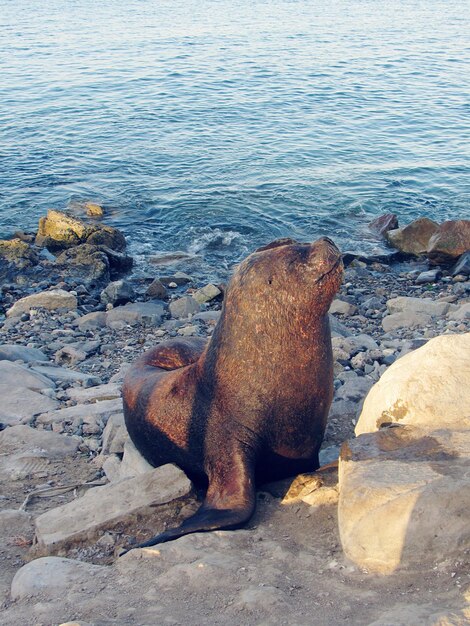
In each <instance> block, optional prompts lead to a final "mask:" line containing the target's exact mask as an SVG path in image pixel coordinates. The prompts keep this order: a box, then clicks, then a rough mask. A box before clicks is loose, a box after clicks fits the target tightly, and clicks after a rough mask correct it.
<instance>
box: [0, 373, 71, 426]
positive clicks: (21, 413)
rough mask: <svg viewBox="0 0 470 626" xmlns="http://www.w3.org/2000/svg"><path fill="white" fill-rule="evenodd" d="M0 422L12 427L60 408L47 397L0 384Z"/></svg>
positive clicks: (54, 401) (21, 388) (55, 401)
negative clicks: (0, 400)
mask: <svg viewBox="0 0 470 626" xmlns="http://www.w3.org/2000/svg"><path fill="white" fill-rule="evenodd" d="M0 395H1V397H2V403H1V406H0V422H1V423H2V424H7V425H13V424H18V423H19V422H25V421H32V420H33V418H34V416H36V415H39V414H40V413H44V412H45V411H53V410H55V409H57V407H58V406H60V404H59V402H57V400H53V399H52V398H49V397H48V396H45V395H43V394H42V393H38V392H37V391H32V390H31V389H26V388H25V387H12V386H11V385H9V384H6V385H5V384H4V383H3V382H2V383H0Z"/></svg>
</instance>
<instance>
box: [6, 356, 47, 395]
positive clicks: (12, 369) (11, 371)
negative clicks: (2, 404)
mask: <svg viewBox="0 0 470 626" xmlns="http://www.w3.org/2000/svg"><path fill="white" fill-rule="evenodd" d="M0 384H2V385H5V386H7V387H9V388H10V389H12V390H13V389H17V388H23V389H31V390H32V391H41V390H42V389H54V388H55V384H54V382H53V381H52V380H51V379H50V378H48V377H46V376H43V375H42V374H40V373H38V372H37V371H33V370H32V369H29V368H27V367H24V366H23V365H19V364H18V363H13V362H11V361H0Z"/></svg>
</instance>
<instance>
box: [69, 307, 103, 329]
mask: <svg viewBox="0 0 470 626" xmlns="http://www.w3.org/2000/svg"><path fill="white" fill-rule="evenodd" d="M76 325H77V326H78V327H79V329H80V330H81V331H84V330H95V329H97V328H104V327H105V326H106V313H105V312H104V311H94V312H93V313H87V315H82V317H79V318H78V319H77V320H76Z"/></svg>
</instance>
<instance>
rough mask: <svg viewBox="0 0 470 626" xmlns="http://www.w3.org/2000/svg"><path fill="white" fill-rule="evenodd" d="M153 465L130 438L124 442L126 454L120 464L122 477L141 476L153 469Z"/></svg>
mask: <svg viewBox="0 0 470 626" xmlns="http://www.w3.org/2000/svg"><path fill="white" fill-rule="evenodd" d="M153 469H154V468H153V466H152V465H150V463H148V462H147V461H146V460H145V459H144V457H143V456H142V455H141V454H140V452H139V451H138V450H137V448H136V447H135V446H134V444H133V443H132V441H131V440H130V439H127V440H126V442H125V443H124V456H123V457H122V463H121V466H120V470H119V474H120V478H130V477H132V476H139V475H140V474H145V473H147V472H151V471H152V470H153Z"/></svg>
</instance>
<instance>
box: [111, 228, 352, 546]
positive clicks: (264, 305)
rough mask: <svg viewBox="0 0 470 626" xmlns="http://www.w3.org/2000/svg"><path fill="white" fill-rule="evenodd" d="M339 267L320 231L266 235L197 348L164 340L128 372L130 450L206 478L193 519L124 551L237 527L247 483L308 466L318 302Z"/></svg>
mask: <svg viewBox="0 0 470 626" xmlns="http://www.w3.org/2000/svg"><path fill="white" fill-rule="evenodd" d="M342 274H343V264H342V260H341V254H340V252H339V250H338V248H337V247H336V246H335V245H334V243H333V242H332V241H331V240H330V239H328V238H326V237H325V238H322V239H319V240H318V241H316V242H314V243H312V244H309V243H302V244H299V243H296V242H293V241H292V240H281V241H278V242H273V243H272V244H269V245H268V246H265V247H264V248H260V249H259V250H257V251H256V252H254V253H253V254H251V255H250V256H249V257H247V258H246V259H245V260H244V261H243V262H242V263H241V264H240V265H239V266H238V269H237V270H236V271H235V273H234V275H233V277H232V279H231V280H230V282H229V284H228V286H227V289H226V293H225V298H224V304H223V308H222V313H221V317H220V320H219V322H218V323H217V326H216V327H215V329H214V333H213V335H212V337H211V339H210V340H209V342H208V343H207V344H206V343H205V342H204V340H202V339H196V340H193V341H189V340H185V339H175V340H172V341H169V342H164V343H161V344H159V345H158V346H157V347H155V348H153V349H151V350H149V351H148V352H147V353H146V354H144V355H143V356H142V357H141V358H140V359H139V360H138V361H137V362H136V364H135V365H134V366H133V367H132V368H131V369H130V371H129V373H128V374H127V375H126V377H125V380H124V385H123V401H124V415H125V420H126V425H127V429H128V431H129V435H130V437H131V439H132V441H133V442H134V444H135V446H136V447H137V449H138V450H139V451H140V452H141V453H142V455H143V456H144V457H145V458H146V459H147V461H149V462H150V463H151V464H152V465H154V466H159V465H163V464H164V463H176V465H178V466H179V467H181V468H182V469H183V470H184V471H185V472H186V473H187V474H188V475H189V476H190V477H191V478H193V479H195V480H198V479H200V478H203V479H204V480H205V481H206V484H207V492H206V497H205V500H204V502H203V504H202V506H201V507H200V508H199V510H198V511H197V512H196V513H195V514H194V515H193V516H191V517H189V518H188V519H186V520H185V521H184V522H183V523H182V524H181V525H180V526H179V527H177V528H172V529H169V530H166V531H165V532H162V533H161V534H159V535H157V536H156V537H153V538H152V539H150V540H149V541H146V542H144V543H142V544H139V546H135V547H146V546H151V545H155V544H157V543H162V542H164V541H168V540H170V539H175V538H177V537H180V536H182V535H185V534H188V533H192V532H197V531H208V530H214V529H217V528H225V529H227V528H236V527H238V526H240V525H241V524H242V523H243V522H245V521H247V520H248V519H249V518H250V517H251V515H252V513H253V511H254V508H255V481H266V480H274V479H278V478H281V477H285V476H289V475H294V474H297V473H300V472H305V471H313V470H315V469H317V468H318V466H319V463H318V452H319V449H320V445H321V442H322V439H323V435H324V431H325V426H326V419H327V415H328V410H329V407H330V404H331V400H332V397H333V359H332V350H331V337H330V328H329V323H328V309H329V306H330V304H331V301H332V300H333V297H334V295H335V293H336V292H337V290H338V289H339V286H340V283H341V279H342Z"/></svg>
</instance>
